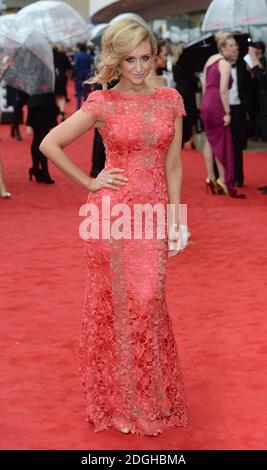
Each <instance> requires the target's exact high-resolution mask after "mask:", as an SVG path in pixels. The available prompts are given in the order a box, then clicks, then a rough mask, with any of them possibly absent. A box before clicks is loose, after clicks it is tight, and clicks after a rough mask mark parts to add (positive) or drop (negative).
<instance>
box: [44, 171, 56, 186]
mask: <svg viewBox="0 0 267 470" xmlns="http://www.w3.org/2000/svg"><path fill="white" fill-rule="evenodd" d="M42 178H43V179H42V181H43V183H45V184H55V181H54V180H52V178H51V176H50V175H49V173H46V172H42Z"/></svg>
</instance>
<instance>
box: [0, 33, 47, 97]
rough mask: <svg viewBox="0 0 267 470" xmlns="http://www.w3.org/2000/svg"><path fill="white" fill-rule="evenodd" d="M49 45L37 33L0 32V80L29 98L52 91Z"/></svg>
mask: <svg viewBox="0 0 267 470" xmlns="http://www.w3.org/2000/svg"><path fill="white" fill-rule="evenodd" d="M54 77H55V72H54V61H53V53H52V49H51V46H50V45H49V43H48V42H47V41H46V39H45V38H44V37H43V36H41V35H40V34H38V33H36V32H35V31H33V32H32V33H30V34H25V33H21V32H17V33H16V32H12V33H10V32H9V31H0V79H4V80H5V82H6V83H7V84H8V85H10V86H13V87H14V88H17V89H19V90H22V91H25V92H26V93H28V94H29V95H34V94H40V93H46V92H51V91H54V80H55V78H54Z"/></svg>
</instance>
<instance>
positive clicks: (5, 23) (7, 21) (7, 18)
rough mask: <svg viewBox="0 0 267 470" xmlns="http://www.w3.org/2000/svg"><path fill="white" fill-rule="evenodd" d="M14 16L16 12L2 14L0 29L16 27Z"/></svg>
mask: <svg viewBox="0 0 267 470" xmlns="http://www.w3.org/2000/svg"><path fill="white" fill-rule="evenodd" d="M14 17H15V14H14V13H13V14H11V15H1V16H0V31H2V30H3V29H8V30H10V29H11V28H13V27H14V24H15V22H14Z"/></svg>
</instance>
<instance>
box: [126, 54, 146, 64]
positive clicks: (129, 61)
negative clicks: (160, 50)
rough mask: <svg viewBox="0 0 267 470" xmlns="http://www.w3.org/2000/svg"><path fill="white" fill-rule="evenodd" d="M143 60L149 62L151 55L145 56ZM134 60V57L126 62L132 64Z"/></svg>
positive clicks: (128, 58)
mask: <svg viewBox="0 0 267 470" xmlns="http://www.w3.org/2000/svg"><path fill="white" fill-rule="evenodd" d="M142 59H143V60H144V61H145V62H147V61H148V60H149V59H150V56H149V55H145V56H144V57H142ZM134 60H135V59H134V57H127V59H126V62H128V63H130V64H131V63H133V62H134Z"/></svg>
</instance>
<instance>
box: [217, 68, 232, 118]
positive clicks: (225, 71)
mask: <svg viewBox="0 0 267 470" xmlns="http://www.w3.org/2000/svg"><path fill="white" fill-rule="evenodd" d="M219 71H220V75H221V79H220V96H221V100H222V104H223V108H224V125H225V126H229V124H230V122H231V110H230V103H229V80H230V76H231V64H229V62H227V61H226V60H220V62H219Z"/></svg>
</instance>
